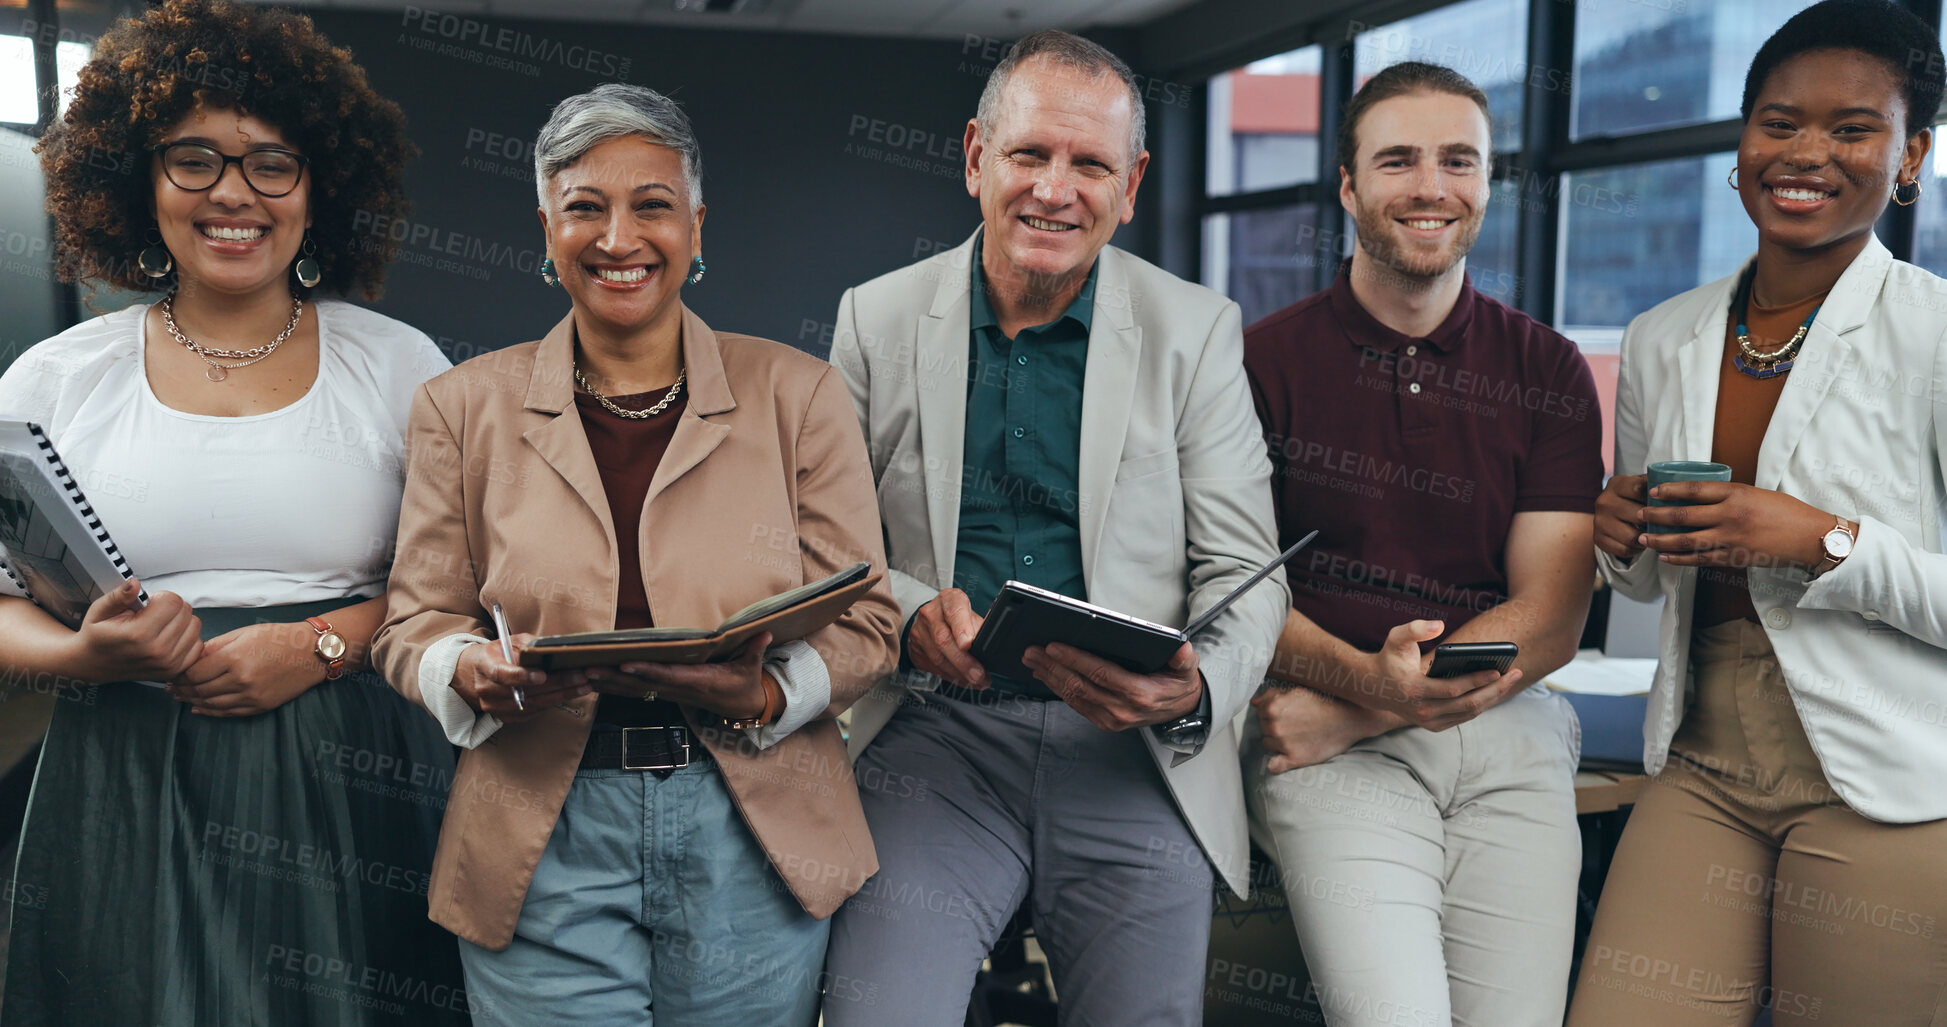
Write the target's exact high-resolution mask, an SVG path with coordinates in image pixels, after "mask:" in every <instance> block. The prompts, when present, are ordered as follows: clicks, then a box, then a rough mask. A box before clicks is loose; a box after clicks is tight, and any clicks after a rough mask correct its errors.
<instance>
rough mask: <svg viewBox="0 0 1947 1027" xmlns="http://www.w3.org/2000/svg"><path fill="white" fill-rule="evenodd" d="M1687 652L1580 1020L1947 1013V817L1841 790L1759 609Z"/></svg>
mask: <svg viewBox="0 0 1947 1027" xmlns="http://www.w3.org/2000/svg"><path fill="white" fill-rule="evenodd" d="M1691 664H1692V666H1693V667H1695V668H1696V689H1695V691H1694V693H1693V696H1692V698H1691V700H1690V708H1689V709H1688V711H1687V712H1686V713H1685V715H1684V720H1683V726H1682V727H1681V728H1680V729H1679V730H1678V732H1677V736H1676V738H1675V740H1674V742H1673V744H1672V754H1671V758H1670V762H1669V764H1668V765H1667V766H1666V767H1665V768H1664V770H1663V772H1662V773H1660V774H1658V775H1657V776H1656V780H1655V781H1654V782H1653V783H1652V786H1651V787H1650V788H1649V789H1648V790H1647V791H1646V792H1645V793H1644V795H1643V798H1642V800H1641V801H1640V802H1638V803H1637V804H1636V809H1635V812H1634V813H1633V814H1631V816H1630V820H1629V827H1628V828H1627V829H1626V830H1625V831H1624V832H1623V838H1622V844H1621V845H1620V847H1619V848H1618V849H1617V851H1616V859H1615V863H1614V865H1613V866H1612V867H1611V869H1610V871H1609V878H1608V881H1607V882H1606V884H1605V885H1604V887H1603V892H1602V904H1601V906H1600V908H1599V909H1598V910H1597V911H1596V918H1595V929H1594V932H1593V934H1592V935H1591V936H1590V938H1589V947H1588V951H1587V953H1586V954H1585V955H1584V957H1583V961H1582V974H1581V978H1580V981H1579V983H1578V984H1577V985H1576V991H1575V1003H1574V1005H1573V1007H1572V1008H1571V1010H1570V1012H1569V1019H1568V1023H1569V1027H1645V1025H1656V1027H1689V1025H1692V1024H1708V1025H1712V1027H1718V1025H1723V1024H1732V1025H1745V1024H1749V1023H1751V1022H1752V1020H1753V1019H1754V1018H1755V1017H1756V1015H1757V1012H1758V1010H1759V1008H1760V1007H1761V1006H1764V1005H1769V1006H1770V1007H1771V1009H1772V1023H1774V1024H1776V1025H1779V1027H1783V1025H1786V1024H1820V1025H1831V1027H1855V1025H1856V1027H1918V1025H1927V1024H1931V1025H1935V1027H1943V1025H1947V821H1940V820H1937V821H1932V822H1929V823H1923V824H1882V823H1878V822H1876V821H1872V820H1867V819H1866V818H1864V817H1862V816H1860V815H1859V814H1857V813H1854V812H1853V811H1852V810H1851V809H1850V808H1848V807H1847V806H1846V804H1845V802H1844V800H1842V799H1840V798H1839V797H1838V796H1837V795H1836V794H1834V792H1833V791H1832V788H1831V786H1830V785H1829V784H1827V783H1826V780H1825V775H1824V773H1823V772H1821V771H1820V769H1819V763H1818V757H1817V756H1816V754H1814V752H1813V750H1812V746H1811V743H1810V741H1809V740H1807V738H1806V737H1805V729H1804V727H1803V726H1802V725H1801V724H1800V723H1799V720H1798V714H1797V711H1796V710H1795V709H1794V707H1793V706H1792V699H1791V696H1790V694H1789V693H1787V692H1786V690H1785V682H1784V676H1783V674H1782V673H1781V672H1780V670H1779V667H1778V660H1777V657H1776V656H1775V655H1774V654H1773V652H1772V649H1771V642H1770V640H1769V639H1767V638H1766V637H1765V633H1764V629H1763V628H1761V627H1759V626H1758V625H1757V624H1755V623H1752V622H1751V621H1746V620H1739V621H1733V622H1731V623H1729V624H1720V625H1717V626H1715V627H1711V628H1706V629H1704V630H1702V631H1700V632H1698V633H1697V634H1696V635H1695V636H1694V637H1693V639H1692V642H1691ZM1942 685H1943V687H1947V682H1943V683H1942ZM1943 786H1947V782H1943Z"/></svg>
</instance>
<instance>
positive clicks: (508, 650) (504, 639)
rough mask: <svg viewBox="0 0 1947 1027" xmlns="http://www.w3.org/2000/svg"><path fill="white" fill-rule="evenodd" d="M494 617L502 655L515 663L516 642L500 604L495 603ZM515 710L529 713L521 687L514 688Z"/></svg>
mask: <svg viewBox="0 0 1947 1027" xmlns="http://www.w3.org/2000/svg"><path fill="white" fill-rule="evenodd" d="M493 615H494V633H495V634H497V635H499V636H500V655H502V656H505V657H506V658H507V662H508V663H513V662H514V641H513V634H512V632H510V631H508V630H507V613H506V611H505V610H502V609H501V608H500V604H499V603H495V604H494V608H493ZM517 666H518V664H517ZM514 708H515V709H517V710H520V711H521V712H522V713H526V712H527V695H526V693H525V691H524V690H523V689H522V688H521V686H519V685H515V686H514Z"/></svg>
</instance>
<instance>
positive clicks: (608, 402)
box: [575, 366, 689, 421]
mask: <svg viewBox="0 0 1947 1027" xmlns="http://www.w3.org/2000/svg"><path fill="white" fill-rule="evenodd" d="M688 375H689V371H688V370H687V369H685V370H681V371H678V372H676V384H674V385H671V386H670V387H669V391H668V392H667V393H665V394H664V395H663V398H662V401H661V402H659V403H657V404H656V405H655V406H652V407H650V408H649V409H647V410H630V409H629V408H628V407H624V406H617V405H616V403H615V401H614V400H612V399H609V398H608V397H607V396H604V395H602V394H601V393H599V392H596V391H595V387H594V386H593V385H590V384H588V378H587V376H586V375H583V374H582V373H581V368H580V367H579V366H577V367H576V368H575V384H576V385H579V386H581V391H583V392H586V393H588V394H589V395H590V396H593V397H595V402H597V403H600V404H601V405H602V409H604V410H607V411H608V412H609V413H611V414H614V415H615V416H617V417H626V418H628V419H629V420H631V421H640V420H642V419H644V418H648V417H654V416H656V415H657V414H660V413H662V412H663V411H664V410H667V409H669V405H670V404H671V403H674V402H676V397H677V396H679V395H681V394H682V392H683V379H684V378H686V377H688Z"/></svg>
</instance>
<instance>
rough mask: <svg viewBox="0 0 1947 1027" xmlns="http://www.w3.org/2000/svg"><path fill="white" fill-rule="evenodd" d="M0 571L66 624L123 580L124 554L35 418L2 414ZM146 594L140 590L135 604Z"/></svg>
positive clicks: (75, 621)
mask: <svg viewBox="0 0 1947 1027" xmlns="http://www.w3.org/2000/svg"><path fill="white" fill-rule="evenodd" d="M0 549H4V550H5V558H4V561H0V570H4V571H5V572H6V575H7V577H8V578H10V579H12V583H13V585H14V586H15V587H16V588H18V589H19V590H20V591H21V592H22V593H24V594H25V595H26V596H27V598H29V599H32V600H33V601H34V603H35V605H37V606H39V607H40V608H41V609H43V610H46V611H47V612H48V613H49V614H52V615H53V616H54V618H55V619H57V620H59V621H61V622H62V623H63V624H66V625H67V626H68V627H71V628H78V627H80V626H81V620H82V618H83V617H85V616H87V613H88V607H89V606H90V605H91V604H93V603H94V601H95V600H97V599H99V598H101V597H102V596H103V595H105V594H106V593H107V592H108V591H109V590H111V589H113V588H115V587H116V586H118V585H120V584H121V583H122V582H123V581H125V580H127V579H128V578H129V577H130V576H131V573H130V571H129V568H128V561H127V560H124V559H122V554H121V552H120V551H119V550H117V549H116V548H115V541H114V540H113V539H111V538H109V537H108V529H107V528H105V527H103V526H102V523H101V518H100V517H98V516H96V515H95V508H94V507H92V506H89V505H88V497H86V496H84V495H82V494H81V486H80V485H79V484H77V483H76V482H75V480H74V475H73V474H71V473H69V472H68V467H67V465H66V464H64V463H62V462H61V455H60V454H59V453H56V452H55V451H54V443H52V442H50V441H48V438H47V433H46V432H43V431H42V430H41V428H40V425H37V424H34V423H32V422H29V421H13V420H7V419H4V418H0ZM148 601H149V597H148V594H147V593H146V592H145V593H143V595H142V596H141V598H140V600H139V603H140V604H142V605H146V604H147V603H148Z"/></svg>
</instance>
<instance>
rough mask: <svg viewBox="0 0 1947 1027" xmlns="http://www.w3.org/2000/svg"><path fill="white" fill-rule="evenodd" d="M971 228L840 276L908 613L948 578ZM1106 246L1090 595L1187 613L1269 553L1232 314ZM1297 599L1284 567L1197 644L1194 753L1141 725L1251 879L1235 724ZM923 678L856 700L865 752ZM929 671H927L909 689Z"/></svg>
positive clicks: (1264, 496) (859, 399)
mask: <svg viewBox="0 0 1947 1027" xmlns="http://www.w3.org/2000/svg"><path fill="white" fill-rule="evenodd" d="M978 237H979V233H978V232H976V233H975V234H974V236H971V237H969V238H968V239H967V241H966V242H964V243H961V244H960V245H959V246H958V247H955V248H954V249H953V250H951V251H949V252H946V253H942V254H939V255H937V256H934V257H932V258H929V259H927V260H924V261H921V262H920V263H917V264H913V265H911V266H909V267H905V268H901V269H900V270H898V271H894V272H892V273H890V274H887V275H882V276H880V277H879V278H876V279H873V280H872V281H870V282H867V283H865V284H864V285H861V286H859V287H857V288H855V289H849V290H847V291H846V293H845V296H844V298H843V299H841V300H840V301H839V305H838V325H837V329H836V332H835V333H834V335H833V342H832V362H833V363H835V364H837V365H838V367H839V368H840V369H841V370H843V371H844V373H845V383H846V385H847V386H848V387H849V388H850V390H851V396H852V406H853V408H854V409H855V410H856V412H857V413H858V418H859V423H860V424H861V425H863V427H864V429H865V434H866V439H867V445H868V448H869V449H870V451H871V454H872V472H873V474H874V476H875V477H876V478H877V480H878V487H879V512H880V515H881V516H882V517H883V518H884V520H885V526H886V552H887V554H888V556H889V557H890V558H891V560H892V567H893V571H892V583H893V594H894V595H895V596H897V597H898V599H899V605H900V608H901V612H902V616H906V617H910V616H911V615H912V614H913V612H914V611H915V610H917V609H918V608H919V607H920V605H921V604H923V603H925V602H926V601H928V600H930V599H932V598H933V597H934V596H936V595H938V594H939V591H940V589H941V588H942V587H945V586H946V585H948V584H950V583H951V582H952V581H953V559H954V553H955V552H956V550H957V549H958V542H959V524H960V481H961V457H962V452H963V448H964V445H965V440H966V418H967V341H968V335H967V333H968V325H969V323H970V314H969V295H970V294H969V291H968V290H969V288H970V286H971V283H972V281H973V279H972V260H973V247H974V239H975V238H978ZM1098 259H1099V261H1100V270H1099V272H1098V274H1097V277H1096V283H1095V308H1094V311H1093V317H1092V321H1091V323H1092V324H1093V326H1094V327H1093V328H1092V329H1091V331H1090V333H1089V338H1088V366H1087V369H1086V370H1085V371H1084V373H1083V379H1082V438H1081V452H1080V466H1079V477H1080V482H1079V486H1080V487H1079V489H1078V491H1079V492H1080V496H1079V506H1080V510H1081V542H1082V572H1083V576H1084V580H1085V581H1086V582H1087V583H1088V598H1089V600H1090V601H1092V602H1095V603H1099V604H1101V605H1104V606H1108V607H1110V608H1112V609H1115V610H1119V611H1121V612H1123V613H1128V614H1133V615H1135V616H1137V617H1142V618H1145V619H1147V620H1152V621H1155V622H1157V623H1159V624H1172V625H1181V624H1186V623H1188V622H1189V621H1190V620H1191V619H1192V618H1193V617H1195V616H1196V615H1197V614H1199V613H1202V612H1203V611H1204V610H1205V609H1207V608H1209V607H1210V606H1212V605H1214V604H1215V603H1216V602H1217V600H1218V599H1221V598H1222V597H1223V596H1224V594H1225V593H1227V592H1229V591H1230V590H1231V589H1232V588H1234V587H1235V586H1236V585H1238V584H1239V583H1241V582H1242V581H1243V580H1244V579H1245V578H1247V577H1249V576H1250V575H1251V574H1252V573H1253V572H1255V571H1256V570H1257V569H1258V567H1260V566H1262V565H1263V564H1265V563H1266V562H1268V561H1269V560H1270V559H1271V558H1272V557H1273V556H1276V555H1277V553H1278V544H1277V529H1276V526H1275V524H1274V520H1273V515H1272V511H1271V489H1270V475H1271V461H1270V458H1269V457H1268V456H1266V455H1265V449H1264V430H1263V428H1262V427H1260V426H1259V424H1258V420H1257V408H1256V407H1255V406H1253V405H1252V403H1251V393H1250V387H1249V386H1248V385H1247V384H1246V383H1245V380H1244V365H1243V351H1244V338H1243V330H1242V326H1241V325H1240V323H1239V312H1238V308H1237V304H1235V303H1232V302H1231V301H1230V300H1228V299H1225V298H1224V297H1223V296H1221V295H1218V294H1217V293H1215V292H1212V291H1211V290H1209V289H1206V288H1204V287H1202V286H1200V285H1194V284H1192V283H1189V282H1185V281H1183V280H1182V279H1180V278H1177V277H1176V276H1175V275H1172V274H1170V273H1169V272H1167V271H1164V270H1162V269H1161V268H1158V267H1156V266H1154V265H1152V264H1150V263H1148V262H1146V261H1144V260H1142V259H1141V258H1139V257H1136V256H1134V255H1132V254H1129V253H1125V252H1123V251H1121V250H1118V249H1116V248H1115V247H1113V246H1109V247H1104V248H1103V250H1102V255H1101V256H1100V258H1098ZM1290 609H1291V596H1290V593H1289V592H1288V591H1287V590H1286V588H1285V583H1284V572H1283V571H1282V570H1280V571H1278V572H1276V573H1275V574H1274V575H1273V576H1272V577H1270V578H1268V579H1266V580H1265V581H1263V582H1261V583H1260V584H1259V585H1258V587H1257V588H1255V589H1253V590H1252V591H1250V592H1249V593H1246V594H1245V595H1244V596H1243V597H1242V598H1240V599H1239V600H1238V601H1237V602H1236V603H1235V604H1233V605H1232V606H1231V607H1230V608H1229V609H1228V610H1226V611H1224V613H1223V615H1222V616H1220V617H1218V618H1217V620H1216V623H1214V624H1213V625H1211V627H1210V628H1209V629H1207V630H1206V631H1204V632H1203V633H1202V634H1200V635H1198V636H1197V637H1196V639H1194V640H1193V641H1194V644H1195V646H1196V650H1197V658H1198V661H1199V665H1200V667H1201V669H1202V671H1203V675H1204V679H1205V681H1206V682H1207V683H1208V686H1209V689H1210V696H1211V712H1212V713H1213V715H1214V727H1213V729H1212V731H1211V734H1210V738H1209V741H1208V742H1206V743H1205V745H1204V748H1203V750H1202V751H1201V752H1199V753H1197V754H1196V755H1194V756H1191V757H1189V758H1187V759H1186V758H1184V757H1183V756H1182V754H1179V753H1175V752H1173V751H1171V750H1170V749H1169V748H1167V747H1166V746H1164V745H1163V744H1162V743H1160V742H1159V741H1158V740H1157V738H1156V736H1155V734H1154V733H1153V732H1150V731H1146V730H1145V731H1143V732H1141V734H1142V737H1143V741H1144V742H1145V744H1147V745H1148V747H1149V750H1150V754H1151V755H1152V756H1153V757H1154V758H1155V760H1156V762H1157V765H1158V766H1159V767H1160V768H1161V769H1162V772H1163V776H1164V778H1165V780H1166V781H1167V782H1168V784H1169V788H1170V791H1171V793H1172V794H1173V795H1174V796H1175V798H1176V802H1177V808H1178V809H1180V810H1181V811H1182V812H1183V816H1184V819H1185V820H1186V821H1187V822H1188V823H1189V825H1190V828H1191V830H1193V831H1194V832H1195V833H1196V836H1197V839H1198V841H1199V842H1200V843H1201V844H1202V846H1203V850H1204V854H1205V855H1207V856H1208V857H1209V858H1210V861H1211V863H1212V864H1213V865H1214V866H1215V867H1216V869H1217V871H1218V872H1219V873H1220V874H1222V875H1223V877H1224V879H1225V881H1227V882H1228V883H1229V884H1230V886H1231V888H1232V889H1233V890H1235V891H1236V892H1237V893H1238V894H1240V895H1242V894H1245V893H1246V889H1247V888H1248V878H1249V873H1250V849H1249V847H1248V842H1247V841H1246V838H1245V816H1244V785H1243V781H1242V778H1241V776H1240V774H1239V767H1238V762H1237V739H1236V735H1235V733H1234V731H1233V729H1232V723H1231V722H1232V720H1233V719H1234V718H1235V716H1236V715H1237V713H1238V712H1239V711H1241V710H1242V709H1243V708H1244V706H1245V704H1246V703H1248V702H1249V701H1250V698H1251V696H1252V695H1254V694H1255V693H1256V692H1257V688H1258V685H1259V684H1260V683H1262V681H1263V678H1264V670H1265V668H1266V667H1267V666H1269V664H1270V661H1271V653H1272V650H1273V648H1274V647H1275V645H1276V643H1277V639H1278V633H1279V632H1280V631H1281V630H1282V629H1283V627H1284V622H1285V613H1286V611H1288V610H1290ZM979 612H983V613H984V612H985V611H979ZM915 676H916V675H900V676H899V678H896V679H892V680H889V681H888V682H887V683H886V684H885V685H884V686H883V687H882V688H880V689H879V690H877V691H875V692H874V693H873V694H872V695H871V696H869V697H868V698H867V699H866V700H864V701H861V702H860V703H859V706H858V708H857V709H856V710H855V711H853V713H852V739H851V743H852V751H853V755H854V756H856V755H857V754H858V752H860V751H861V750H862V749H863V748H864V747H865V746H866V745H867V744H869V743H870V742H871V740H872V737H873V736H874V735H875V734H877V732H878V731H879V729H880V728H881V727H883V726H885V723H886V722H887V721H888V720H890V719H891V717H892V713H893V711H894V710H895V709H896V708H897V706H898V704H899V701H900V698H901V695H902V693H901V691H900V686H899V681H901V680H903V679H906V678H910V677H915ZM935 684H937V679H933V678H931V677H930V676H927V677H925V678H923V679H922V680H921V681H920V682H919V683H918V685H917V687H929V686H930V685H935Z"/></svg>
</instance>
